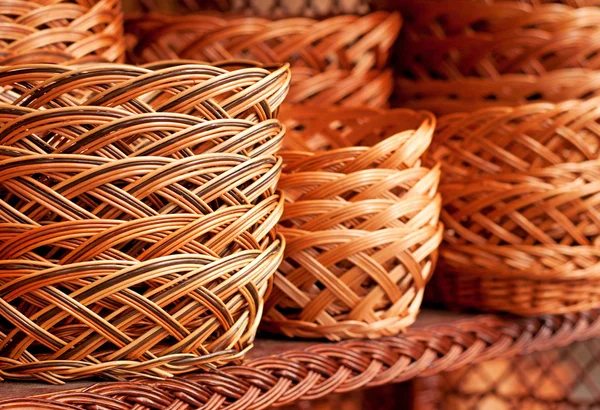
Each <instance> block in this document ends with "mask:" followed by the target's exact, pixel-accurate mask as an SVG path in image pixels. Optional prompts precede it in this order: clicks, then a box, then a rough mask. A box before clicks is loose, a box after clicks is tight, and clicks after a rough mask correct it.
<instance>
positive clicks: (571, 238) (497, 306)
mask: <svg viewBox="0 0 600 410" xmlns="http://www.w3.org/2000/svg"><path fill="white" fill-rule="evenodd" d="M597 104H598V99H597V98H595V99H591V100H588V101H578V100H574V101H569V102H565V103H561V104H558V105H553V104H532V105H524V106H521V107H518V108H514V109H511V108H493V109H492V108H491V109H487V110H480V111H476V112H474V113H472V114H455V115H449V116H446V117H442V118H441V119H440V123H439V131H438V134H437V135H436V139H435V144H436V146H435V147H434V148H433V150H432V161H436V162H437V161H441V162H442V163H443V169H444V171H446V173H445V175H444V177H443V179H442V184H441V186H440V192H441V193H442V197H443V198H444V210H443V211H442V221H443V222H444V225H445V226H446V229H447V230H446V233H445V243H446V244H445V246H443V248H442V251H441V256H442V259H443V261H442V263H441V269H440V273H439V275H436V280H437V281H438V283H439V286H438V287H439V289H440V291H441V292H442V293H443V295H444V297H445V299H446V303H448V304H451V305H459V306H468V307H476V308H479V309H485V310H504V311H509V312H515V313H519V314H540V313H546V312H566V311H573V310H581V309H588V308H591V307H596V306H598V305H599V304H600V294H599V293H598V292H597V290H596V289H597V283H598V275H600V264H599V262H600V259H599V257H600V251H599V250H598V246H597V245H598V233H599V232H600V219H599V216H600V213H599V212H600V208H599V207H598V203H597V200H596V198H597V197H598V195H599V194H600V191H599V189H600V180H599V178H600V162H599V161H598V160H596V158H598V152H597V149H598V145H597V143H598V123H597V122H596V121H597V119H598V118H599V117H598V114H600V112H599V111H598V108H597V107H598V105H597Z"/></svg>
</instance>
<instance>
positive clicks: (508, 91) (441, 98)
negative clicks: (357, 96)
mask: <svg viewBox="0 0 600 410" xmlns="http://www.w3.org/2000/svg"><path fill="white" fill-rule="evenodd" d="M396 90H397V93H396V94H397V98H396V104H397V105H398V106H403V107H408V108H412V109H419V110H428V111H431V112H433V113H434V114H436V115H445V114H451V113H459V112H472V111H475V110H478V109H482V108H488V107H514V106H519V105H523V104H531V103H534V102H552V103H559V102H562V101H566V100H573V99H585V98H590V97H594V96H596V95H598V94H600V71H595V70H585V69H577V68H569V69H564V70H557V71H552V72H549V73H546V74H541V75H527V74H506V75H502V76H500V77H499V78H496V79H493V80H490V79H485V78H477V77H469V78H464V79H458V80H451V81H445V80H423V81H412V80H407V79H403V78H399V79H397V80H396Z"/></svg>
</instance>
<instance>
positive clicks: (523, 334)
mask: <svg viewBox="0 0 600 410" xmlns="http://www.w3.org/2000/svg"><path fill="white" fill-rule="evenodd" d="M598 335H600V319H599V317H598V312H597V311H590V312H584V313H579V314H569V315H565V316H544V317H541V318H513V317H508V318H506V317H498V316H489V315H486V316H478V317H475V318H471V319H464V320H460V321H457V322H450V323H445V324H438V325H433V326H430V327H427V328H422V329H409V330H408V331H407V333H406V334H405V335H400V336H396V337H392V338H384V339H381V340H349V341H344V342H340V343H336V344H331V343H328V344H316V345H314V346H311V347H308V348H306V349H293V350H289V351H286V352H284V353H281V354H276V355H273V356H271V357H265V358H259V359H254V360H250V361H248V362H246V363H245V364H244V366H227V367H224V368H223V369H222V370H220V371H218V372H209V373H206V374H197V375H192V376H188V377H186V378H174V379H170V380H160V381H159V380H147V379H146V380H137V381H132V382H125V383H104V384H98V385H96V386H93V387H90V388H87V389H85V390H83V391H73V392H65V393H59V394H54V395H51V396H48V397H45V398H39V399H36V398H27V399H16V400H9V401H5V402H1V403H0V404H1V405H2V406H3V407H4V408H6V409H17V408H23V407H26V406H29V407H32V406H38V408H44V409H58V408H60V409H92V408H95V407H96V406H97V405H99V404H100V405H103V406H105V407H108V408H111V406H113V407H114V408H119V409H136V410H148V409H155V408H178V409H184V410H188V409H195V408H199V407H202V406H205V408H207V409H236V408H248V409H265V408H269V407H271V406H282V405H286V404H289V403H293V402H295V401H297V400H301V399H305V400H306V399H308V400H310V399H315V398H319V397H324V396H326V395H328V394H330V393H332V392H339V393H343V392H348V391H353V390H357V389H360V388H362V387H366V386H380V385H383V384H387V383H392V382H401V381H405V380H410V379H412V378H414V377H417V376H430V375H434V374H437V373H439V372H441V371H449V370H454V369H458V368H461V367H463V366H464V365H466V364H468V363H480V362H485V361H488V360H490V359H495V358H500V357H513V356H515V355H517V354H528V353H531V352H535V351H541V350H547V349H549V348H554V347H560V346H566V345H568V344H569V343H572V342H574V341H577V340H586V339H590V338H593V337H597V336H598ZM19 406H21V407H19ZM69 406H70V407H69Z"/></svg>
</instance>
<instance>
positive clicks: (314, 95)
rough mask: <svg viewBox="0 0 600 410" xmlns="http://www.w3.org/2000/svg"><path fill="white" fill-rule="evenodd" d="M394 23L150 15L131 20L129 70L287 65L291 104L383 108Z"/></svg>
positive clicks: (379, 15)
mask: <svg viewBox="0 0 600 410" xmlns="http://www.w3.org/2000/svg"><path fill="white" fill-rule="evenodd" d="M400 25H401V19H400V16H399V15H398V14H397V13H391V14H390V13H387V12H376V13H371V14H368V15H366V16H362V17H361V16H353V15H344V16H336V17H332V18H328V19H325V20H321V21H317V20H312V19H308V18H293V19H292V18H290V19H283V20H278V21H272V20H266V19H261V18H253V17H227V16H225V15H218V16H217V15H187V16H185V15H183V16H166V15H150V16H146V17H141V18H134V19H130V20H129V21H128V23H127V27H126V28H127V31H128V33H129V36H130V43H131V50H130V59H131V60H132V61H134V62H137V63H140V62H151V61H156V60H163V59H170V58H182V59H191V60H198V61H212V62H214V61H221V60H227V59H231V58H244V59H249V60H253V61H259V62H261V63H263V64H270V63H283V62H289V63H290V65H291V67H292V87H291V90H290V100H288V101H290V102H294V103H301V102H310V103H311V104H322V105H330V104H340V105H365V104H371V105H374V104H377V105H380V106H382V105H385V104H387V101H388V99H389V97H390V95H391V93H392V90H393V80H392V74H391V70H389V69H388V68H386V67H387V65H388V61H389V52H390V48H391V47H392V45H393V44H394V41H395V39H396V36H397V34H398V31H399V30H400Z"/></svg>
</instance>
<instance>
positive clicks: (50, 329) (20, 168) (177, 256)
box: [0, 62, 290, 383]
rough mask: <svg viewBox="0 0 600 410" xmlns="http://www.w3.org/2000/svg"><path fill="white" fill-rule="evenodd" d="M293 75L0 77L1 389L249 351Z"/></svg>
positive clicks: (121, 72)
mask: <svg viewBox="0 0 600 410" xmlns="http://www.w3.org/2000/svg"><path fill="white" fill-rule="evenodd" d="M237 65H240V64H237ZM289 79H290V76H289V70H288V68H287V67H282V68H280V69H277V70H275V71H273V72H271V71H268V70H266V69H264V68H259V67H243V68H237V69H232V70H231V71H229V70H227V69H224V68H222V67H215V66H206V65H199V64H186V65H180V64H177V63H175V62H166V63H161V64H156V65H155V66H153V67H146V68H142V67H133V66H127V65H98V66H94V65H91V66H86V67H85V68H79V69H70V68H68V67H64V66H57V65H31V66H15V67H12V68H3V69H0V86H2V87H3V93H2V98H3V99H4V100H9V101H12V104H10V105H9V104H0V119H1V121H2V124H3V125H2V127H1V128H0V232H1V233H0V271H1V272H2V275H0V318H2V321H1V322H0V375H1V377H2V378H12V379H19V380H21V379H32V378H38V379H41V380H44V381H48V382H54V383H58V382H61V381H63V380H69V379H75V378H81V377H88V376H92V375H100V376H104V377H108V378H113V379H114V378H127V377H133V376H139V375H142V374H143V375H148V376H160V377H167V376H170V375H173V374H178V373H184V372H189V371H192V370H198V369H202V368H206V367H207V366H215V365H219V364H222V363H225V362H228V361H231V360H235V359H239V358H241V357H242V356H243V354H244V353H245V352H246V351H247V350H248V349H249V348H250V347H251V346H252V341H253V339H254V335H255V332H256V328H257V326H258V323H259V321H260V318H261V315H262V311H263V298H264V296H265V295H266V293H267V292H268V291H269V289H270V287H271V282H272V276H273V274H274V272H275V270H276V268H277V266H278V265H279V263H280V262H281V258H282V255H283V242H282V239H280V238H277V237H276V236H275V235H274V233H273V228H274V226H275V224H276V223H277V221H278V219H279V217H280V215H281V213H282V211H283V202H282V199H281V198H280V197H279V196H278V195H277V194H276V192H275V188H276V184H277V181H278V178H279V174H280V171H281V167H282V161H281V159H280V158H278V157H276V156H275V153H276V152H277V151H278V150H279V149H280V147H281V142H282V139H283V126H282V125H281V124H280V123H279V121H278V120H276V119H275V118H274V113H275V112H276V110H277V107H278V105H279V104H280V103H281V100H282V99H283V97H284V96H285V92H286V90H287V88H288V84H289Z"/></svg>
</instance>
